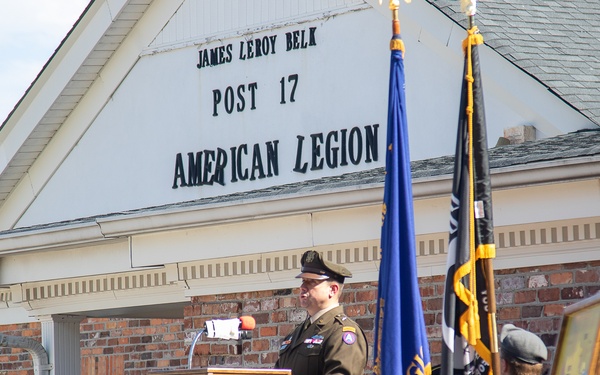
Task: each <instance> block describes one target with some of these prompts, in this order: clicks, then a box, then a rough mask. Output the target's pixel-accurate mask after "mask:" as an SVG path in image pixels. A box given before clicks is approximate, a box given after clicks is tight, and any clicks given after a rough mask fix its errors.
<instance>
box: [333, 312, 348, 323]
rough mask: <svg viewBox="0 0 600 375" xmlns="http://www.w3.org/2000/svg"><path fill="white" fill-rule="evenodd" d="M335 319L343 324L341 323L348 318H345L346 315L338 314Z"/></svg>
mask: <svg viewBox="0 0 600 375" xmlns="http://www.w3.org/2000/svg"><path fill="white" fill-rule="evenodd" d="M335 319H336V320H337V321H338V322H340V323H342V324H343V322H344V321H345V320H347V319H348V316H346V314H338V315H336V316H335Z"/></svg>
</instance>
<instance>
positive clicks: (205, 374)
mask: <svg viewBox="0 0 600 375" xmlns="http://www.w3.org/2000/svg"><path fill="white" fill-rule="evenodd" d="M150 374H156V375H192V374H193V375H196V374H197V375H292V370H285V369H269V368H252V369H250V368H226V367H206V368H197V369H181V370H154V371H152V372H150Z"/></svg>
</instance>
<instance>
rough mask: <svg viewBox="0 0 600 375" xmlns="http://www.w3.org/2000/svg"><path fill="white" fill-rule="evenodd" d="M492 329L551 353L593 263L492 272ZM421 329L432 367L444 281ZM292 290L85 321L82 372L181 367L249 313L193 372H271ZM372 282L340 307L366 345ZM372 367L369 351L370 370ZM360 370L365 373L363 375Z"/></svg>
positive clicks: (14, 364)
mask: <svg viewBox="0 0 600 375" xmlns="http://www.w3.org/2000/svg"><path fill="white" fill-rule="evenodd" d="M495 274H496V276H495V282H496V299H497V305H498V324H499V326H502V325H503V324H505V323H509V322H510V323H513V324H516V325H518V326H521V327H524V328H527V329H529V330H531V331H533V332H535V333H536V334H538V335H539V336H540V337H541V338H542V340H543V341H544V342H545V343H546V345H547V346H548V348H549V350H550V358H549V361H548V362H547V363H546V367H549V366H550V364H551V362H552V359H553V354H554V349H555V345H556V342H557V340H558V334H559V331H560V325H561V320H562V312H563V309H564V307H565V306H567V305H569V304H572V303H575V302H577V301H580V300H582V299H584V298H587V297H590V296H592V295H594V294H596V293H598V292H600V260H597V261H592V262H580V263H568V264H557V265H550V266H543V267H529V268H518V269H509V270H497V271H496V272H495ZM420 288H421V296H422V301H423V311H424V315H425V324H426V326H427V334H428V336H429V345H430V351H431V358H432V363H433V364H434V365H435V364H438V363H439V361H440V352H441V327H440V323H441V319H442V306H443V291H444V277H443V276H435V277H425V278H421V279H420ZM297 293H298V289H281V290H270V291H261V292H247V293H232V294H221V295H211V296H198V297H194V298H193V299H192V302H191V304H190V305H189V306H187V307H186V308H185V310H184V318H183V319H181V320H179V319H91V318H89V319H85V320H84V321H83V322H82V323H81V355H82V361H81V362H82V372H81V373H82V374H89V375H100V374H102V375H104V374H106V375H108V374H127V375H142V374H147V373H148V372H149V371H150V370H152V369H157V368H167V367H172V368H184V367H187V364H188V363H187V358H188V353H187V350H188V349H189V347H190V344H191V342H192V340H193V337H194V334H195V333H196V331H197V330H198V329H200V328H201V327H203V326H204V322H205V321H206V320H210V319H227V318H232V317H239V316H241V315H250V316H253V317H254V318H255V319H256V329H255V330H254V331H253V335H254V337H253V338H252V339H251V340H242V341H226V340H214V339H208V338H206V337H203V338H202V340H201V341H199V342H198V344H197V345H196V348H195V350H194V355H193V367H206V366H226V367H237V366H241V367H272V366H273V364H274V363H275V361H276V360H277V349H278V348H279V342H280V340H281V338H282V337H283V336H285V335H286V334H287V333H289V332H290V331H291V330H292V329H293V328H294V326H295V325H296V324H298V323H299V322H301V321H303V320H304V319H305V317H306V312H305V311H304V310H303V309H302V308H300V307H299V306H298V305H297V300H296V296H297ZM376 299H377V283H349V284H347V285H346V286H345V289H344V294H343V297H342V303H343V304H344V306H345V311H346V314H347V315H348V316H350V317H352V318H353V319H355V320H356V321H357V322H358V323H359V324H360V325H361V326H362V327H363V329H364V330H365V332H366V334H367V337H368V339H369V341H370V342H371V343H372V342H373V328H374V318H375V309H376ZM0 333H2V334H5V335H15V336H18V335H27V336H28V337H33V338H39V337H40V334H41V330H40V325H39V324H37V323H36V324H20V325H4V326H3V325H0ZM32 366H33V364H32V362H31V358H30V356H29V355H28V353H27V352H25V351H22V350H18V349H12V350H11V349H7V348H3V349H0V375H33V368H32ZM371 366H372V348H370V361H369V369H370V368H371ZM365 373H368V371H367V372H365Z"/></svg>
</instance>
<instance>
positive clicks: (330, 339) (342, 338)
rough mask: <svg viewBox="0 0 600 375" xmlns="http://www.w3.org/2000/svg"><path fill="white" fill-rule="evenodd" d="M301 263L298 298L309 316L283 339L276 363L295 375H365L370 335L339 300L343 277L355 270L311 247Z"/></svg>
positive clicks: (277, 366)
mask: <svg viewBox="0 0 600 375" xmlns="http://www.w3.org/2000/svg"><path fill="white" fill-rule="evenodd" d="M301 263H302V270H301V271H302V272H301V273H300V274H299V275H298V276H296V278H300V279H302V285H301V286H300V296H299V300H300V305H301V306H302V307H304V308H305V309H306V311H307V312H308V319H306V321H305V322H304V323H303V324H300V325H298V327H296V329H295V330H294V331H293V332H292V333H291V334H289V335H288V336H287V337H285V339H284V340H283V341H282V343H281V347H280V348H279V359H278V360H277V363H276V364H275V367H276V368H283V369H291V370H292V375H326V374H347V375H362V374H363V372H364V369H365V365H366V364H367V350H368V349H367V339H366V337H365V334H364V332H363V331H362V329H361V328H360V327H359V326H358V325H357V324H356V323H355V322H354V321H353V320H351V319H350V318H348V317H347V316H346V315H345V314H344V310H343V308H342V306H340V304H339V299H340V296H341V294H342V289H343V286H344V280H345V278H346V277H352V274H351V273H350V271H348V270H347V269H346V268H345V267H342V266H340V265H337V264H335V263H331V262H328V261H326V260H324V259H322V257H321V255H320V254H319V253H317V252H316V251H312V250H311V251H307V252H305V253H304V255H303V256H302V260H301Z"/></svg>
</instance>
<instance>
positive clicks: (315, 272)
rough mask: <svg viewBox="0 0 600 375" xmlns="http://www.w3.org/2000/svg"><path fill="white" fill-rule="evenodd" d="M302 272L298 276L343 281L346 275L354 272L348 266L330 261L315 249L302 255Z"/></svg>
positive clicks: (348, 275)
mask: <svg viewBox="0 0 600 375" xmlns="http://www.w3.org/2000/svg"><path fill="white" fill-rule="evenodd" d="M300 263H301V264H302V269H301V271H302V272H301V273H300V274H299V275H298V276H296V278H303V279H314V280H327V279H333V280H335V281H337V282H340V283H343V282H344V280H345V278H346V277H352V273H351V272H350V271H348V269H347V268H346V267H343V266H340V265H339V264H335V263H332V262H329V261H327V260H325V259H323V257H322V256H321V254H319V253H318V252H316V251H314V250H309V251H307V252H305V253H304V254H303V255H302V259H301V260H300Z"/></svg>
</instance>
